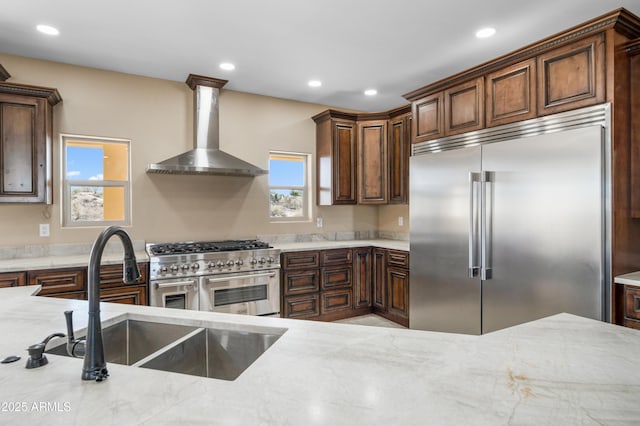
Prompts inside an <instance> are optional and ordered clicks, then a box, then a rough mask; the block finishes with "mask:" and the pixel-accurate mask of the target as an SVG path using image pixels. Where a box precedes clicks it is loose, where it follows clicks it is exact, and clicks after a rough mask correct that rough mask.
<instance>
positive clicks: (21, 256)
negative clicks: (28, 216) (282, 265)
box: [0, 239, 409, 273]
mask: <svg viewBox="0 0 640 426" xmlns="http://www.w3.org/2000/svg"><path fill="white" fill-rule="evenodd" d="M271 245H273V246H274V247H275V248H278V249H280V250H282V251H283V252H287V251H304V250H326V249H332V248H345V247H367V246H376V247H383V248H389V249H394V250H404V251H409V241H402V240H384V239H378V240H340V241H330V240H327V241H308V242H296V243H278V242H275V243H272V244H271ZM68 246H69V247H68V248H66V249H59V250H58V251H56V252H55V254H52V255H48V253H47V252H46V250H40V251H35V253H34V252H33V251H29V250H23V251H22V252H20V253H17V254H16V257H11V256H8V255H7V256H5V258H3V257H2V256H1V255H2V253H1V252H0V273H2V272H19V271H30V270H36V269H55V268H73V267H83V266H87V265H88V263H89V253H90V252H91V246H90V245H88V244H84V245H82V244H78V245H73V244H69V245H68ZM134 247H135V249H136V259H137V260H138V262H147V261H149V256H148V255H147V252H146V251H145V249H144V242H136V244H135V246H134ZM5 251H7V252H9V250H5ZM79 251H80V252H83V253H82V254H80V253H78V252H79ZM14 252H15V250H14ZM10 254H11V255H13V254H14V253H13V252H11V253H10ZM34 254H35V255H34ZM101 263H102V264H103V265H108V264H116V263H122V251H121V249H120V248H119V246H116V247H114V249H113V250H111V251H108V250H106V251H105V252H104V254H103V256H102V262H101Z"/></svg>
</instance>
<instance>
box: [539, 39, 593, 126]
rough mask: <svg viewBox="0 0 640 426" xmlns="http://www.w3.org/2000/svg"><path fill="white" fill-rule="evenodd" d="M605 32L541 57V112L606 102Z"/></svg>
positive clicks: (565, 109) (548, 112)
mask: <svg viewBox="0 0 640 426" xmlns="http://www.w3.org/2000/svg"><path fill="white" fill-rule="evenodd" d="M604 96H605V85H604V35H603V34H598V35H596V36H593V37H589V38H586V39H584V40H580V41H577V42H574V43H572V44H569V45H567V46H564V47H560V48H558V49H555V50H552V51H550V52H548V53H545V54H543V55H540V56H539V57H538V115H545V114H553V113H556V112H561V111H567V110H571V109H575V108H580V107H585V106H589V105H595V104H599V103H602V102H604Z"/></svg>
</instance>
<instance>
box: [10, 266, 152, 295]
mask: <svg viewBox="0 0 640 426" xmlns="http://www.w3.org/2000/svg"><path fill="white" fill-rule="evenodd" d="M138 267H139V268H140V279H139V280H138V281H136V282H135V283H134V284H125V283H124V281H123V280H122V265H120V264H116V265H104V266H102V267H101V268H100V300H101V301H102V302H112V303H126V304H132V305H147V304H148V298H147V294H148V276H149V272H148V270H149V264H148V263H139V264H138ZM1 277H2V276H1V275H0V283H1V282H2V281H1V279H2V278H1ZM26 277H27V279H26V282H27V283H28V284H29V285H40V286H42V288H41V290H40V293H38V295H39V296H49V297H60V298H64V299H87V291H88V288H87V284H88V283H87V268H61V269H46V270H36V271H27V272H26Z"/></svg>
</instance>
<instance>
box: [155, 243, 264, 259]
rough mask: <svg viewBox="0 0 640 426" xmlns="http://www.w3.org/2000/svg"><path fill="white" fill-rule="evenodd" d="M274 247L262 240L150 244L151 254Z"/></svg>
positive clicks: (213, 251)
mask: <svg viewBox="0 0 640 426" xmlns="http://www.w3.org/2000/svg"><path fill="white" fill-rule="evenodd" d="M268 248H272V247H271V246H270V245H269V243H266V242H264V241H260V240H225V241H199V242H185V243H163V244H151V245H149V251H150V254H151V255H154V256H162V255H170V254H190V253H215V252H224V251H239V250H258V249H268Z"/></svg>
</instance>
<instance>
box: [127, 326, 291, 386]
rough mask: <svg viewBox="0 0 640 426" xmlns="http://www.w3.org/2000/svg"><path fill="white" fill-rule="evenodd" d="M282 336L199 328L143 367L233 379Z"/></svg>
mask: <svg viewBox="0 0 640 426" xmlns="http://www.w3.org/2000/svg"><path fill="white" fill-rule="evenodd" d="M281 335H282V332H280V333H256V332H250V331H237V330H220V329H214V328H201V329H199V330H197V331H195V332H193V333H191V334H190V335H189V336H188V337H187V338H184V339H180V340H179V341H177V342H175V344H172V345H169V347H167V348H165V349H166V350H163V351H161V352H162V353H159V354H156V356H154V357H153V358H151V359H150V360H149V361H147V362H142V363H140V367H142V368H152V369H155V370H163V371H172V372H174V373H183V374H191V375H193V376H201V377H210V378H215V379H223V380H235V379H236V378H237V377H238V376H239V375H240V374H241V373H242V372H243V371H244V370H246V369H247V368H248V367H249V366H250V365H251V364H253V362H254V361H255V360H256V359H258V357H260V355H262V354H263V353H264V352H265V351H266V350H267V349H269V347H270V346H271V345H273V344H274V343H275V342H276V340H278V338H280V336H281Z"/></svg>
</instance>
